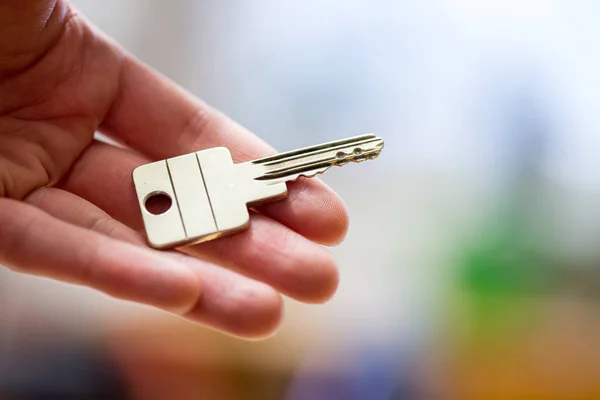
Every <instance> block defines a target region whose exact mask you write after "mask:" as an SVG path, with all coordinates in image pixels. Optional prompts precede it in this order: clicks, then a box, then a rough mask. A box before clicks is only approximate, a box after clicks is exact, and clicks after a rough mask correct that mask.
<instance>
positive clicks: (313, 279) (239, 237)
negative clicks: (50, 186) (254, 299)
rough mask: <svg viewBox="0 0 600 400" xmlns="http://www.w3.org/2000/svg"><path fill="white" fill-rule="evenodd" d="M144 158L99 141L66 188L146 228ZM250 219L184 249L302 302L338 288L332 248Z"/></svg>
mask: <svg viewBox="0 0 600 400" xmlns="http://www.w3.org/2000/svg"><path fill="white" fill-rule="evenodd" d="M144 162H146V160H145V159H144V158H143V157H142V156H140V155H137V154H135V153H133V152H131V151H129V150H127V149H119V148H116V147H114V146H110V145H106V144H103V143H94V144H93V145H92V146H91V147H90V148H89V149H88V150H87V151H86V152H85V154H84V155H83V156H82V157H81V158H80V159H79V161H78V162H77V164H76V165H75V166H74V167H73V169H72V171H71V173H70V175H69V176H68V178H67V179H66V180H65V181H64V182H63V183H62V184H61V187H62V188H63V189H65V190H68V191H70V192H73V193H75V194H77V195H78V196H81V197H83V198H85V199H87V200H88V201H90V202H92V203H94V204H96V205H98V206H99V207H100V208H102V209H103V210H105V211H106V212H108V213H109V214H110V215H112V216H113V217H115V218H116V219H118V220H120V221H122V222H124V223H125V224H127V225H129V226H131V227H133V228H134V229H136V230H141V229H142V222H141V217H140V215H141V214H140V210H139V206H138V202H137V198H136V196H135V192H134V190H133V187H132V182H131V171H132V170H133V169H134V168H135V166H137V165H139V164H142V163H144ZM299 206H300V205H299ZM251 219H252V221H251V224H250V229H248V230H247V231H245V232H242V233H239V234H236V235H233V236H230V237H224V238H221V239H218V240H214V241H211V242H206V243H202V244H199V245H196V246H190V247H187V248H186V250H185V251H186V252H187V253H189V254H193V255H195V256H199V257H205V258H208V259H210V260H213V261H215V262H217V263H219V264H222V265H227V266H231V267H233V268H234V269H235V270H238V271H240V272H241V273H244V274H245V275H248V276H250V277H252V278H254V279H257V280H260V281H263V282H265V283H267V284H269V285H270V286H272V287H274V288H275V289H277V290H278V291H280V292H282V293H284V294H286V295H288V296H290V297H293V298H295V299H297V300H300V301H304V302H311V303H312V302H323V301H326V300H328V299H329V298H330V297H331V296H332V295H333V294H334V293H335V291H336V289H337V286H338V280H339V277H338V271H337V267H336V265H335V260H334V259H333V257H332V256H331V254H330V253H329V251H327V250H326V249H325V248H323V247H322V246H320V245H318V244H316V243H313V242H311V241H310V240H308V239H306V238H305V237H303V236H301V235H299V234H297V233H296V232H294V231H292V230H290V229H289V228H287V227H285V226H284V225H282V224H280V223H278V222H276V221H273V220H272V219H270V218H267V217H264V216H262V215H258V214H253V215H252V217H251Z"/></svg>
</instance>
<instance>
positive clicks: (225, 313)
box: [25, 188, 283, 338]
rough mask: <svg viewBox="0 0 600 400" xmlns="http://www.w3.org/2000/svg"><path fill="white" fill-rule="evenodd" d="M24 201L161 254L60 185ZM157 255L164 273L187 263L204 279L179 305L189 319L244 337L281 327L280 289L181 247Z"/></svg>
mask: <svg viewBox="0 0 600 400" xmlns="http://www.w3.org/2000/svg"><path fill="white" fill-rule="evenodd" d="M25 201H26V202H28V203H29V204H31V205H34V206H35V207H38V208H40V209H42V210H44V211H45V212H47V213H48V214H50V215H51V216H52V217H54V218H56V219H60V220H63V221H65V222H66V223H68V224H71V225H74V226H77V227H78V228H77V229H80V231H81V230H83V231H84V232H90V233H94V234H95V235H103V236H104V237H106V238H107V239H108V238H110V240H112V241H114V242H117V243H118V242H128V243H131V244H132V246H133V245H135V246H136V247H137V248H138V249H139V250H138V252H139V253H140V254H151V255H156V254H157V253H158V252H157V251H155V250H151V249H149V248H147V246H146V244H145V241H144V239H143V238H142V236H141V235H140V234H139V233H137V232H135V231H134V230H133V229H131V228H129V227H127V226H126V225H124V224H122V223H120V222H118V221H116V220H114V219H112V218H111V217H110V216H109V215H108V214H107V213H105V212H104V211H102V210H101V209H99V208H98V207H96V206H94V205H93V204H91V203H89V202H88V201H87V200H85V199H82V198H80V197H78V196H76V195H74V194H72V193H69V192H66V191H64V190H61V189H55V188H43V189H39V190H37V191H36V192H34V193H33V194H32V195H30V196H29V197H28V198H27V199H26V200H25ZM91 231H94V232H91ZM54 234H57V232H54ZM74 245H78V242H76V241H74V242H72V243H71V246H74ZM109 250H110V249H109ZM158 256H159V257H160V258H161V260H162V259H164V260H166V262H164V263H162V264H160V266H159V267H160V268H161V270H160V271H161V273H162V274H165V275H166V274H169V273H171V271H174V272H175V273H176V272H177V270H176V269H174V268H182V267H183V268H185V269H186V270H187V271H186V272H185V274H186V276H185V277H186V279H188V280H190V281H198V282H202V292H201V296H192V297H191V298H189V299H187V300H186V302H185V304H184V305H182V306H181V307H179V309H177V310H175V311H176V312H178V313H179V314H181V315H182V316H184V317H185V318H188V319H190V320H193V321H195V322H198V323H200V324H202V325H205V326H207V327H209V328H212V329H216V330H219V331H222V332H225V333H228V334H231V335H235V336H239V337H243V338H260V337H264V336H268V335H271V334H272V333H273V332H274V331H275V330H276V328H277V327H278V325H279V323H280V320H281V315H282V307H283V306H282V301H281V298H280V296H279V294H278V293H277V292H276V291H275V290H274V289H272V288H271V287H269V286H267V285H265V284H262V283H260V282H257V281H254V280H252V279H249V278H247V277H245V276H242V275H240V274H237V273H235V272H232V271H229V270H227V269H224V268H220V267H219V266H217V265H214V264H211V263H207V262H205V261H201V260H198V259H195V258H193V257H190V256H186V255H183V254H181V253H178V252H160V254H159V255H158ZM144 260H145V259H144V258H138V259H137V264H136V265H138V266H137V267H135V268H138V269H140V268H142V267H144V265H142V263H143V262H144ZM174 266H175V267H174ZM125 267H126V268H125V270H124V271H120V272H121V273H124V274H132V273H133V272H132V271H127V269H130V267H128V266H125ZM102 268H105V267H102ZM190 273H191V274H192V276H191V277H190V276H189V274H190ZM136 279H137V280H139V281H143V280H146V279H148V277H147V276H145V275H142V274H140V275H138V276H137V278H136ZM134 283H135V282H134ZM120 284H121V285H123V290H124V291H125V294H126V296H128V297H127V298H129V299H133V300H135V298H132V297H131V294H132V293H131V292H130V291H132V290H133V289H134V287H133V286H131V285H129V284H128V283H127V281H124V282H120ZM180 292H181V291H180V290H178V289H177V288H176V287H173V288H171V290H170V291H169V294H171V295H173V296H181V295H182V294H181V293H180ZM150 295H152V293H150Z"/></svg>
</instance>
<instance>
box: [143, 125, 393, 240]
mask: <svg viewBox="0 0 600 400" xmlns="http://www.w3.org/2000/svg"><path fill="white" fill-rule="evenodd" d="M382 148H383V139H381V138H379V137H376V136H375V135H372V134H368V135H362V136H357V137H353V138H349V139H343V140H338V141H334V142H329V143H324V144H320V145H317V146H311V147H306V148H304V149H300V150H294V151H290V152H286V153H280V154H277V155H274V156H269V157H265V158H261V159H258V160H254V161H248V162H244V163H239V164H234V163H233V161H232V158H231V153H230V152H229V150H228V149H227V148H225V147H216V148H211V149H207V150H202V151H198V152H194V153H190V154H185V155H181V156H177V157H173V158H168V159H166V160H161V161H156V162H153V163H150V164H145V165H141V166H139V167H137V168H136V169H135V170H134V171H133V182H134V186H135V190H136V193H137V197H138V201H139V205H140V209H141V212H142V218H143V221H144V226H145V229H146V235H147V237H148V242H149V244H150V245H151V246H152V247H155V248H161V249H166V248H173V247H180V246H186V245H190V244H195V243H201V242H205V241H208V240H213V239H216V238H219V237H222V236H227V235H231V234H234V233H237V232H240V231H243V230H245V229H247V228H248V226H249V223H250V213H249V211H248V208H251V207H257V206H260V205H263V204H266V203H270V202H274V201H279V200H282V199H284V198H286V197H287V184H286V182H288V181H293V180H296V179H297V178H298V177H300V176H304V177H312V176H315V175H317V174H321V173H323V172H325V171H326V170H327V169H329V168H330V167H332V166H334V165H338V166H342V165H346V164H348V163H349V162H359V163H360V162H363V161H366V160H372V159H375V158H377V157H378V156H379V153H380V152H381V149H382ZM157 198H162V199H165V200H167V201H169V202H170V203H169V204H168V207H164V208H165V209H161V210H159V212H157V211H155V210H153V209H151V208H150V207H149V204H150V202H151V201H152V200H155V199H157Z"/></svg>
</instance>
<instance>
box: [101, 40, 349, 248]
mask: <svg viewBox="0 0 600 400" xmlns="http://www.w3.org/2000/svg"><path fill="white" fill-rule="evenodd" d="M110 46H114V45H112V44H110ZM116 51H120V52H123V57H122V58H121V59H122V60H123V61H122V65H121V78H120V79H121V81H120V83H121V84H120V90H119V92H118V94H117V96H116V98H115V99H114V102H113V104H112V107H111V109H110V112H109V113H108V114H107V116H106V118H105V119H104V121H103V123H102V126H101V129H102V131H103V132H105V133H107V134H108V135H110V136H113V137H115V138H117V139H118V140H120V141H122V142H125V143H127V144H128V145H130V146H132V147H133V148H135V149H137V150H139V151H141V152H143V153H145V154H146V155H148V156H149V157H150V158H152V159H164V158H168V157H173V156H177V155H181V154H185V153H190V152H194V151H199V150H202V149H206V148H210V147H216V146H225V147H227V148H229V150H230V151H231V154H232V157H233V159H234V162H242V161H248V160H251V159H255V158H259V157H262V156H266V155H270V154H273V153H274V152H275V151H274V150H273V148H272V147H270V146H269V145H268V144H266V143H265V142H264V141H263V140H261V139H260V138H258V137H257V136H256V135H254V134H252V133H251V132H249V131H248V130H247V129H245V128H244V127H242V126H241V125H239V124H237V123H235V122H234V121H232V120H231V119H230V118H228V117H226V116H225V115H223V114H222V113H220V112H219V111H217V110H215V109H213V108H212V107H210V106H209V105H207V104H206V103H204V102H203V101H201V100H200V99H198V98H196V97H194V96H192V95H191V94H189V93H187V92H186V91H184V90H183V89H181V88H180V87H178V86H176V85H175V84H174V83H173V82H171V81H169V80H168V79H166V78H165V77H163V76H161V75H160V74H159V73H157V72H156V71H153V70H152V69H151V68H149V67H148V66H146V65H144V64H143V63H141V62H139V61H138V60H136V59H134V58H133V57H132V56H130V55H127V54H125V53H124V51H123V50H121V49H119V48H117V50H116ZM288 188H289V197H290V199H289V200H287V201H282V202H278V203H273V204H270V205H266V206H263V207H261V208H260V211H261V212H262V213H264V214H265V215H267V216H269V217H271V218H273V219H275V220H277V221H279V222H281V223H282V224H284V225H286V226H288V227H289V228H291V229H293V230H295V231H296V232H298V233H300V234H302V235H304V236H306V237H307V238H309V239H311V240H314V241H317V242H320V243H323V244H328V245H331V244H337V243H339V242H340V241H341V240H342V239H343V237H344V236H345V234H346V231H347V229H348V215H347V212H346V207H345V205H344V203H343V201H342V200H341V198H340V197H339V196H337V195H336V194H335V193H334V192H333V191H332V190H331V189H330V188H329V187H327V186H326V185H325V184H324V183H323V182H322V181H320V180H319V179H316V178H313V179H310V180H307V179H302V180H299V181H297V182H293V183H291V184H289V186H288ZM290 200H293V201H290ZM298 205H299V206H298ZM307 205H308V206H307Z"/></svg>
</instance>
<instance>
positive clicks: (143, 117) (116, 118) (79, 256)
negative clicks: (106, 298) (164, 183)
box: [0, 0, 348, 338]
mask: <svg viewBox="0 0 600 400" xmlns="http://www.w3.org/2000/svg"><path fill="white" fill-rule="evenodd" d="M96 131H100V132H102V133H104V134H106V135H107V136H109V137H111V138H114V139H115V140H116V141H118V142H119V143H121V144H123V148H121V147H116V146H111V145H108V144H104V143H101V142H98V141H96V140H95V139H94V133H95V132H96ZM214 146H226V147H228V148H229V149H230V150H231V152H232V155H233V157H234V160H235V161H236V162H240V161H246V160H249V159H253V158H257V157H261V156H265V155H268V154H273V152H274V151H273V149H271V148H270V147H269V146H267V145H266V144H265V143H263V142H262V141H261V140H259V139H258V138H257V137H256V136H254V135H253V134H251V133H249V132H248V131H247V130H245V129H244V128H242V127H241V126H239V125H237V124H235V123H234V122H233V121H231V120H229V119H228V118H227V117H225V116H224V115H222V114H221V113H219V112H218V111H216V110H214V109H211V108H210V107H209V106H208V105H206V104H204V103H203V102H201V101H200V100H199V99H197V98H194V97H192V96H191V95H190V94H188V93H186V92H185V91H183V90H182V89H181V88H179V87H177V86H175V85H174V84H173V83H172V82H170V81H168V80H167V79H165V78H164V77H162V76H161V75H159V74H158V73H156V72H155V71H153V70H151V69H150V68H149V67H147V66H145V65H143V64H142V63H140V62H139V61H137V60H135V59H134V58H133V57H132V56H131V55H129V54H127V53H126V52H125V51H124V50H123V49H122V48H120V47H119V46H118V45H117V44H115V43H114V42H112V41H111V40H109V39H108V38H106V37H105V36H104V35H103V34H102V33H101V32H98V31H97V30H96V29H95V28H93V27H92V26H91V25H90V24H88V23H87V22H86V20H85V18H84V17H83V16H81V15H80V14H78V13H77V12H76V11H74V10H73V9H72V8H71V7H70V6H69V5H68V4H67V3H66V1H62V0H3V1H2V2H0V264H3V265H6V266H8V267H9V268H11V269H14V270H16V271H19V272H23V273H28V274H35V275H40V276H45V277H51V278H54V279H59V280H62V281H66V282H71V283H75V284H80V285H86V286H88V287H91V288H94V289H96V290H100V291H102V292H104V293H106V294H108V295H110V296H114V297H116V298H121V299H127V300H130V301H135V302H139V303H143V304H148V305H152V306H155V307H158V308H161V309H163V310H167V311H169V312H172V313H176V314H179V315H181V316H184V317H185V318H188V319H190V320H193V321H196V322H199V323H201V324H204V325H206V326H209V327H212V328H213V329H217V330H221V331H224V332H227V333H229V334H232V335H236V336H240V337H248V338H250V337H262V336H264V335H270V334H272V332H273V331H274V330H275V329H276V328H277V326H278V324H279V321H280V318H281V308H282V301H281V297H280V293H282V294H285V295H287V296H290V297H292V298H295V299H297V300H300V301H304V302H309V303H317V302H323V301H326V300H327V299H328V298H330V297H331V296H332V294H333V293H334V292H335V290H336V288H337V284H338V273H337V269H336V266H335V263H334V260H333V258H332V256H331V255H330V253H329V252H328V251H327V250H326V249H325V248H324V247H322V246H321V245H334V244H336V243H339V242H340V241H341V240H342V239H343V237H344V235H345V233H346V229H347V225H348V218H347V214H346V210H345V207H344V204H343V203H342V201H341V200H340V199H339V198H338V197H337V196H336V195H335V194H334V193H333V192H332V191H331V190H330V189H328V188H327V187H326V186H325V185H324V184H323V183H322V182H321V181H319V180H318V179H311V180H301V181H298V182H295V183H293V184H291V185H290V189H289V199H288V200H284V201H281V202H278V203H275V204H271V205H269V206H265V207H263V208H261V209H260V210H258V211H259V212H258V213H253V215H252V217H251V218H252V222H251V228H250V229H249V230H248V231H246V232H244V233H240V234H237V235H234V236H230V237H226V238H222V239H219V240H216V241H213V242H207V243H204V244H201V245H196V246H191V247H189V248H186V250H185V253H184V252H183V251H168V252H166V251H157V250H153V249H151V248H149V247H147V246H146V244H145V243H146V242H145V239H144V237H143V235H142V233H141V232H143V231H142V228H143V226H142V221H141V215H140V212H139V207H138V205H137V200H136V196H135V191H134V189H133V184H132V180H131V172H132V170H133V168H135V167H136V166H138V165H140V164H144V163H147V162H150V161H152V160H156V159H163V158H167V157H172V156H175V155H179V154H184V153H189V152H192V151H198V150H201V149H204V148H209V147H214Z"/></svg>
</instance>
